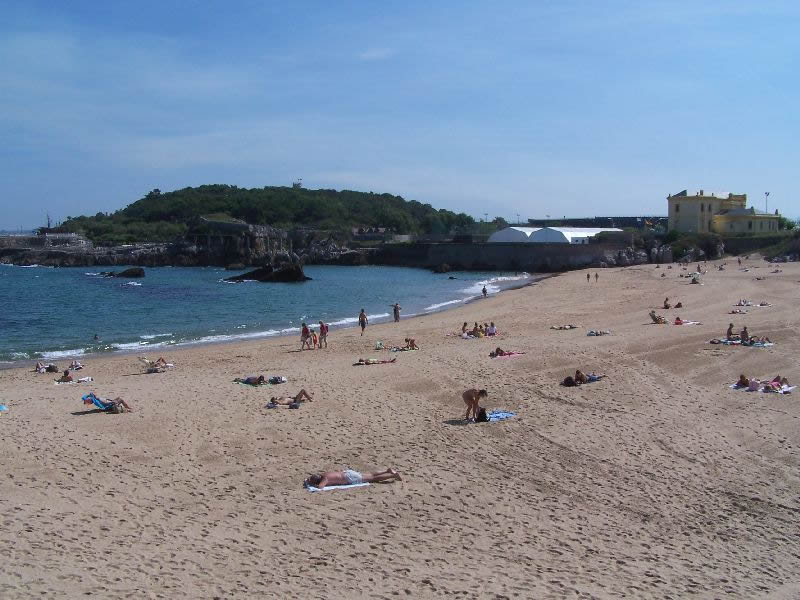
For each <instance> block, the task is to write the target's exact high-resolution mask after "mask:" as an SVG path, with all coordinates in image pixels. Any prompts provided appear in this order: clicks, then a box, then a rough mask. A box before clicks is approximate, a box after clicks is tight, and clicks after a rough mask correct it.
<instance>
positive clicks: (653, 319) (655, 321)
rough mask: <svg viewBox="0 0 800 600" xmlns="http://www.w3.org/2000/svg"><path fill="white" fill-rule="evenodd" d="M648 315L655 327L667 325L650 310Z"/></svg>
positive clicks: (662, 318) (663, 319) (664, 320)
mask: <svg viewBox="0 0 800 600" xmlns="http://www.w3.org/2000/svg"><path fill="white" fill-rule="evenodd" d="M648 314H649V315H650V319H651V320H652V321H653V323H655V324H656V325H666V324H667V320H666V319H665V318H664V317H662V316H661V315H657V314H656V311H654V310H651V311H650V312H649V313H648Z"/></svg>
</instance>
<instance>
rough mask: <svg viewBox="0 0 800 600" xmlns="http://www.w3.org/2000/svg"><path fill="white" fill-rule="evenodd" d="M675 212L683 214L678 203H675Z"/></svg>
mask: <svg viewBox="0 0 800 600" xmlns="http://www.w3.org/2000/svg"><path fill="white" fill-rule="evenodd" d="M675 212H681V205H680V204H678V203H677V202H676V203H675Z"/></svg>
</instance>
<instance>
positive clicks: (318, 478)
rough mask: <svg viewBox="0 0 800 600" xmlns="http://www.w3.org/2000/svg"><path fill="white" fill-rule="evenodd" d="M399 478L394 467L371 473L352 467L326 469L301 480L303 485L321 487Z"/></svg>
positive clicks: (387, 481)
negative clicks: (341, 469)
mask: <svg viewBox="0 0 800 600" xmlns="http://www.w3.org/2000/svg"><path fill="white" fill-rule="evenodd" d="M401 479H402V478H401V477H400V474H399V473H398V472H397V471H395V470H394V469H386V470H385V471H374V472H372V473H360V472H359V471H353V470H352V469H345V470H344V471H326V472H324V473H318V474H314V475H309V476H308V478H307V479H306V480H305V481H304V482H303V485H305V486H310V487H315V488H318V489H322V488H325V487H327V486H329V485H355V484H359V483H389V482H392V481H400V480H401Z"/></svg>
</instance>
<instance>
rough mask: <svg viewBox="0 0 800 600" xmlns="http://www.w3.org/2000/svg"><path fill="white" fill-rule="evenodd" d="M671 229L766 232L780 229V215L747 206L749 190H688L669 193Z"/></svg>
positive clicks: (707, 231)
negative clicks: (728, 192) (735, 192)
mask: <svg viewBox="0 0 800 600" xmlns="http://www.w3.org/2000/svg"><path fill="white" fill-rule="evenodd" d="M667 204H668V215H669V217H668V219H669V225H668V229H669V230H670V231H671V230H673V229H675V230H676V231H680V232H681V233H688V232H693V233H712V232H713V233H765V232H770V231H777V230H778V227H779V224H780V215H779V214H778V211H777V210H776V211H775V213H774V214H772V213H765V212H763V211H760V210H756V209H755V208H753V207H750V208H747V194H727V195H725V194H720V195H717V194H714V193H712V194H711V195H706V193H705V192H704V191H703V190H700V191H699V192H697V193H696V194H695V195H693V196H690V195H689V194H688V193H687V191H686V190H683V191H681V192H678V193H677V194H672V195H670V196H667Z"/></svg>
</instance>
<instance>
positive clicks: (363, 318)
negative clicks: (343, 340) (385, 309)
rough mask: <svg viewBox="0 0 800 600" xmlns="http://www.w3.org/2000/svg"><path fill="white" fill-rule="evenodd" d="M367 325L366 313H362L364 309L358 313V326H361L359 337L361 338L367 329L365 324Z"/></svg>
mask: <svg viewBox="0 0 800 600" xmlns="http://www.w3.org/2000/svg"><path fill="white" fill-rule="evenodd" d="M368 323H369V319H367V313H365V312H364V309H363V308H362V309H361V312H360V313H358V324H359V325H360V326H361V335H362V337H363V335H364V330H365V329H366V328H367V324H368Z"/></svg>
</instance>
